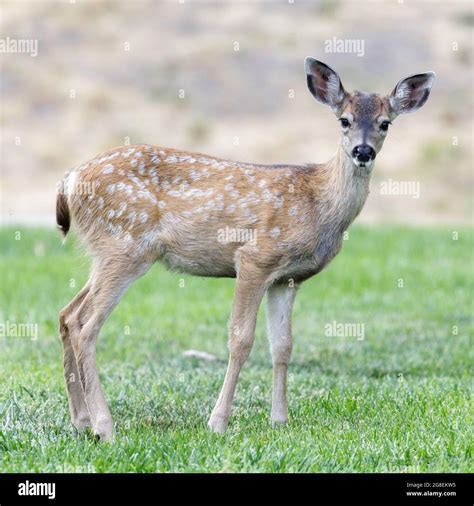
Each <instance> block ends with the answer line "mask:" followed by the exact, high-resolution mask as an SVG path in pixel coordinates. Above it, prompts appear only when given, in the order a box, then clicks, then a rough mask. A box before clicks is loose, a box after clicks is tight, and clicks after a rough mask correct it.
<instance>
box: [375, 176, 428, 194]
mask: <svg viewBox="0 0 474 506" xmlns="http://www.w3.org/2000/svg"><path fill="white" fill-rule="evenodd" d="M380 195H408V196H411V197H413V198H414V199H419V198H420V182H419V181H394V180H393V179H388V180H387V181H382V182H381V183H380Z"/></svg>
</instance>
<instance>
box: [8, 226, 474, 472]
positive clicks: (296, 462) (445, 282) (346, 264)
mask: <svg viewBox="0 0 474 506" xmlns="http://www.w3.org/2000/svg"><path fill="white" fill-rule="evenodd" d="M18 232H20V236H18ZM458 233H459V237H458V240H453V231H452V230H450V229H447V228H446V229H441V228H439V229H407V228H399V227H394V226H392V227H387V226H384V227H371V228H369V227H353V228H351V230H350V236H349V240H348V241H346V243H345V245H344V248H343V250H342V253H341V254H340V255H339V256H338V257H337V258H336V259H335V260H334V262H333V263H332V264H331V265H330V266H329V267H328V268H327V270H325V271H324V272H323V273H321V274H320V275H319V276H316V277H315V278H313V279H311V280H309V281H307V282H306V283H305V284H304V285H303V287H302V288H301V290H300V292H299V295H298V297H297V300H296V304H295V314H294V325H293V331H294V341H295V345H294V352H293V361H292V365H291V366H290V377H289V392H288V396H289V405H290V424H289V425H288V426H287V427H285V428H281V429H277V430H273V429H271V426H270V398H271V382H272V372H271V361H270V355H269V351H268V346H267V338H266V335H265V322H264V314H263V310H262V311H261V314H260V317H259V322H258V326H257V333H256V340H255V346H254V349H253V351H252V354H251V356H250V359H249V361H248V362H247V364H246V365H245V367H244V369H243V372H242V375H241V380H240V383H239V385H238V389H237V394H236V399H235V405H234V406H235V407H234V412H233V416H232V417H231V421H230V425H229V429H228V432H227V433H226V435H225V436H219V435H216V434H213V433H210V432H209V431H208V430H207V428H206V422H207V419H208V416H209V414H210V412H211V409H212V407H213V403H214V402H215V400H216V399H217V395H218V392H219V389H220V387H221V384H222V380H223V377H224V372H225V367H226V358H227V342H226V341H227V338H226V324H227V319H228V316H229V311H230V306H231V300H232V292H233V281H232V280H213V279H200V278H191V277H186V276H185V277H183V276H181V275H178V274H174V273H169V272H166V271H165V270H164V269H163V268H162V267H160V266H158V265H157V266H155V267H154V268H153V269H152V270H151V271H150V272H149V273H148V274H147V275H146V276H145V277H144V278H142V279H140V280H139V281H138V282H136V283H135V284H134V285H133V286H132V287H131V288H130V290H129V291H128V293H127V294H126V296H125V297H124V299H123V300H122V302H121V304H120V305H119V306H118V308H117V309H116V310H115V312H114V313H113V314H112V315H111V317H110V318H109V320H108V322H107V323H106V324H105V326H104V328H103V330H102V333H101V336H100V338H99V344H98V363H99V370H100V372H101V378H102V382H103V385H104V389H105V393H106V396H107V398H108V400H109V402H110V406H111V409H112V414H113V417H114V421H115V425H116V442H115V443H114V444H113V445H112V446H110V445H106V444H98V443H96V442H95V441H94V440H93V439H92V438H91V437H90V436H89V435H87V434H76V433H75V431H74V429H73V428H72V426H71V425H70V422H69V413H68V408H67V401H66V393H65V388H64V383H63V377H62V364H61V360H62V357H61V355H62V351H61V343H60V340H59V338H58V332H57V313H58V310H59V309H60V308H61V307H63V306H64V305H65V304H66V303H67V302H68V301H69V300H70V299H71V298H72V297H73V296H74V295H75V293H76V292H77V291H78V290H79V288H80V287H81V286H82V284H83V283H84V281H85V280H86V277H87V270H88V260H87V259H86V258H85V257H84V256H83V255H82V254H81V253H80V251H79V250H78V249H77V248H76V246H75V241H74V237H73V236H71V237H69V238H68V241H67V243H66V244H65V245H64V246H62V245H61V240H60V238H59V236H58V234H56V233H55V232H54V231H49V230H43V229H28V228H18V229H11V228H10V229H3V230H0V252H1V259H0V262H1V263H0V268H1V293H0V301H1V302H0V323H5V322H15V321H16V322H22V323H34V324H37V325H38V336H37V339H34V338H33V339H32V338H31V337H14V336H12V335H9V336H7V337H0V471H8V472H24V471H50V472H56V471H60V472H89V471H92V472H106V471H111V472H135V471H138V472H160V471H185V472H199V471H211V472H219V471H250V472H252V471H256V472H284V471H286V472H329V471H332V472H343V471H346V472H373V471H375V472H377V471H390V472H399V471H408V472H410V471H430V472H443V471H444V472H450V471H464V472H466V471H473V466H472V462H471V460H470V458H471V447H470V445H471V443H470V441H471V440H472V430H471V426H472V407H471V406H470V392H471V385H472V384H471V372H472V371H471V364H472V358H473V357H472V341H471V339H472V320H471V310H472V291H471V287H472V282H473V279H472V277H473V276H472V232H471V231H469V230H466V229H458ZM181 280H184V286H182V285H183V282H182V281H181ZM180 281H181V282H180ZM333 321H336V322H337V323H360V324H364V339H360V338H359V339H358V338H357V337H355V336H354V337H351V336H347V335H346V336H345V337H337V336H336V337H328V336H327V335H326V332H325V330H326V328H325V325H326V324H331V323H332V322H333ZM190 348H193V349H197V350H203V351H208V352H210V353H213V354H214V355H216V356H217V357H218V358H219V360H218V361H215V362H210V363H209V362H202V361H200V360H197V359H195V358H185V357H183V356H182V352H183V351H184V350H186V349H190Z"/></svg>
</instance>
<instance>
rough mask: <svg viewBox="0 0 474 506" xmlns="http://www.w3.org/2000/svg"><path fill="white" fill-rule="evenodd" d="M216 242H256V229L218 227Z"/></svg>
mask: <svg viewBox="0 0 474 506" xmlns="http://www.w3.org/2000/svg"><path fill="white" fill-rule="evenodd" d="M217 242H220V243H221V244H227V243H230V242H242V243H250V244H257V230H256V229H254V228H232V227H225V228H220V229H219V230H218V231H217Z"/></svg>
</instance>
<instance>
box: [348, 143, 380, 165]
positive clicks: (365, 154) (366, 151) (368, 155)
mask: <svg viewBox="0 0 474 506" xmlns="http://www.w3.org/2000/svg"><path fill="white" fill-rule="evenodd" d="M352 156H353V157H354V158H356V159H357V160H358V161H359V162H368V161H369V160H373V159H374V158H375V151H374V149H373V148H371V147H370V146H369V145H368V144H361V145H359V146H356V147H355V148H354V149H353V150H352Z"/></svg>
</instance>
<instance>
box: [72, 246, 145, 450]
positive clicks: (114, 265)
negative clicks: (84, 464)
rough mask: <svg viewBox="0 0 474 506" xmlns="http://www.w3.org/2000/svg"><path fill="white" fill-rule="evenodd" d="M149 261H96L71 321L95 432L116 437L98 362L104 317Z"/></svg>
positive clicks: (116, 258) (122, 258) (115, 258)
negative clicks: (100, 333)
mask: <svg viewBox="0 0 474 506" xmlns="http://www.w3.org/2000/svg"><path fill="white" fill-rule="evenodd" d="M150 266H151V262H150V261H145V260H143V259H136V260H135V261H133V260H131V259H130V258H129V257H127V256H109V257H107V258H105V259H101V260H99V261H97V262H96V263H95V265H94V269H93V273H92V277H91V285H90V288H89V290H88V292H87V294H86V295H85V296H84V298H83V300H82V302H81V304H80V306H79V308H78V309H77V311H76V312H75V313H74V315H73V322H72V323H71V324H70V332H71V342H72V346H73V349H74V354H75V357H76V363H77V371H78V374H79V380H80V384H81V387H82V391H83V395H84V399H85V403H86V405H87V409H88V412H89V415H90V421H91V425H92V429H93V431H94V434H96V436H98V437H99V438H100V439H103V440H106V441H111V440H112V439H113V423H112V417H111V414H110V410H109V406H108V404H107V401H106V400H105V396H104V393H103V390H102V386H101V384H100V380H99V374H98V372H97V366H96V342H97V337H98V335H99V332H100V329H101V328H102V325H103V324H104V322H105V320H106V319H107V317H108V316H109V314H110V313H111V312H112V310H113V309H114V308H115V306H116V305H117V304H118V302H119V301H120V299H121V297H122V295H123V294H124V293H125V291H126V289H127V287H128V286H129V285H130V284H131V283H132V282H133V281H134V280H135V279H137V278H138V277H140V276H141V275H142V274H144V273H145V272H146V271H147V270H148V268H149V267H150Z"/></svg>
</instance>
